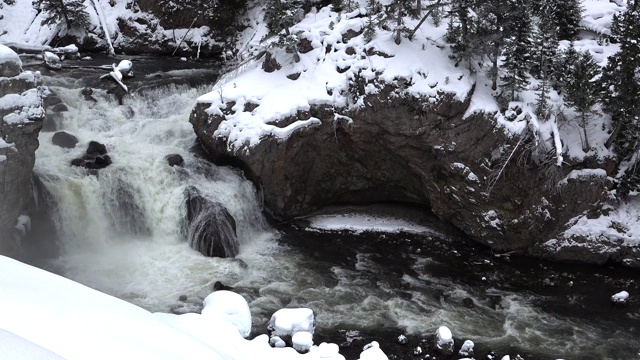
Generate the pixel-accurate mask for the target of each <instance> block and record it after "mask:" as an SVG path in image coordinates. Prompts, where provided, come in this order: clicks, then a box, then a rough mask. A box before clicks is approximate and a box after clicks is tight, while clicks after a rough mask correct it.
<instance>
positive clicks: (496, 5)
mask: <svg viewBox="0 0 640 360" xmlns="http://www.w3.org/2000/svg"><path fill="white" fill-rule="evenodd" d="M508 9H509V3H508V2H505V1H503V0H486V1H483V2H481V3H480V4H479V7H478V8H477V9H476V13H477V15H478V16H477V26H476V31H475V36H474V39H473V41H474V42H475V43H476V44H477V46H478V47H480V48H481V53H482V56H486V57H487V58H488V59H489V60H490V61H491V68H490V69H489V71H488V75H489V77H490V78H491V90H496V89H497V88H498V70H499V69H498V60H499V59H500V54H501V52H502V47H503V46H504V37H505V31H504V28H505V25H506V24H505V22H506V19H507V11H508Z"/></svg>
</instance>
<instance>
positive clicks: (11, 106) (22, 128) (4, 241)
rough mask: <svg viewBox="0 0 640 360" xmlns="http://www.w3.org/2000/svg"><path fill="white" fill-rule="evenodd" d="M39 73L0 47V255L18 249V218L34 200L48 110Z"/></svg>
mask: <svg viewBox="0 0 640 360" xmlns="http://www.w3.org/2000/svg"><path fill="white" fill-rule="evenodd" d="M38 82H39V77H38V74H33V73H31V72H23V71H22V63H21V61H20V58H19V57H18V55H17V54H15V53H14V52H13V51H12V50H10V49H9V48H7V47H6V46H4V45H0V199H2V200H1V201H0V253H3V254H9V255H11V254H12V253H13V252H15V251H16V250H17V248H16V246H17V245H16V243H15V241H14V235H15V234H14V227H15V226H16V221H17V220H16V219H17V217H18V216H19V215H20V213H21V211H22V210H23V208H24V206H25V205H26V204H27V203H28V202H29V201H30V200H31V198H32V190H31V172H32V170H33V165H34V163H35V151H36V149H37V148H38V146H39V143H38V135H39V133H40V129H41V128H42V119H43V118H44V110H43V109H42V106H41V94H40V93H39V92H38V89H37V85H38Z"/></svg>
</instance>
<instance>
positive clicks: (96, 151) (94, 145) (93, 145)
mask: <svg viewBox="0 0 640 360" xmlns="http://www.w3.org/2000/svg"><path fill="white" fill-rule="evenodd" d="M106 153H107V147H106V146H105V145H104V144H101V143H99V142H97V141H90V142H89V146H88V147H87V155H90V156H98V155H105V154H106Z"/></svg>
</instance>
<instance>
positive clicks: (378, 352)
mask: <svg viewBox="0 0 640 360" xmlns="http://www.w3.org/2000/svg"><path fill="white" fill-rule="evenodd" d="M359 360H389V358H388V357H387V354H385V353H384V351H382V349H380V344H378V342H377V341H373V342H371V343H369V344H367V345H365V346H364V348H363V349H362V352H361V353H360V358H359Z"/></svg>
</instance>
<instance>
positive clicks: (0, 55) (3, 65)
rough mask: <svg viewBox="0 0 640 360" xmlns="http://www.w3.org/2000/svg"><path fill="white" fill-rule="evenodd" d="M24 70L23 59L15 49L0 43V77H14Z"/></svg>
mask: <svg viewBox="0 0 640 360" xmlns="http://www.w3.org/2000/svg"><path fill="white" fill-rule="evenodd" d="M21 72H22V60H20V56H18V54H16V52H15V51H13V50H11V49H10V48H8V47H7V46H4V45H2V44H0V77H13V76H17V75H19V74H20V73H21Z"/></svg>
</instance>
